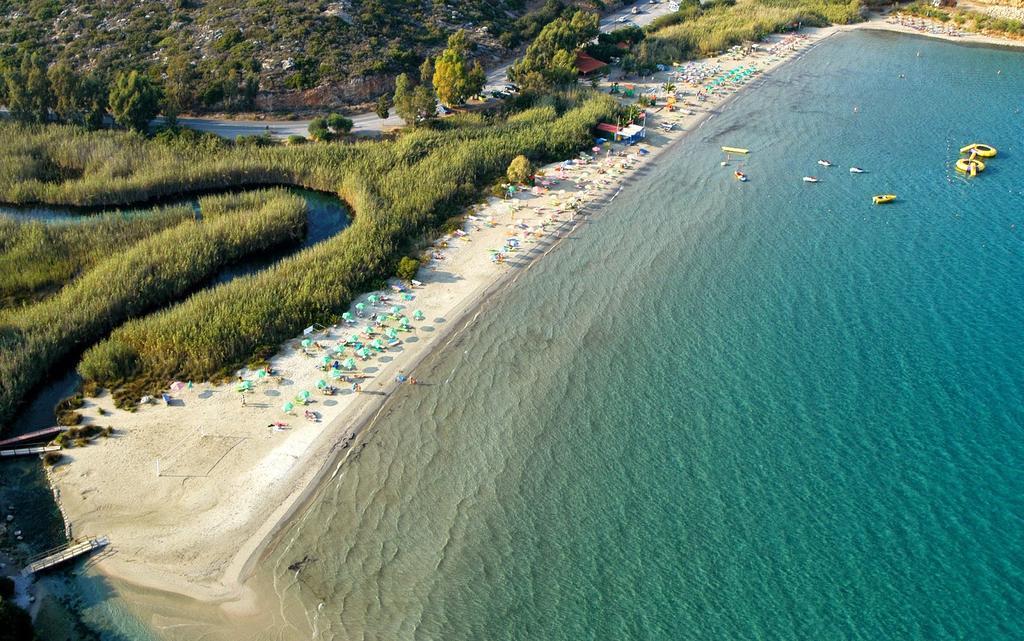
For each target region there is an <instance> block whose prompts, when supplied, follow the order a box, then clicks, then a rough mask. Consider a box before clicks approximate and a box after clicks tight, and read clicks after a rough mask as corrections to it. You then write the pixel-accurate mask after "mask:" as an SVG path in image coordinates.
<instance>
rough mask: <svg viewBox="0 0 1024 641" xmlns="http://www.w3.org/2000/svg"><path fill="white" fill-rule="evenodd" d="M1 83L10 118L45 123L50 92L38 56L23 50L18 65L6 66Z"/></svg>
mask: <svg viewBox="0 0 1024 641" xmlns="http://www.w3.org/2000/svg"><path fill="white" fill-rule="evenodd" d="M4 84H5V85H6V94H7V108H8V109H9V110H10V112H11V117H13V118H14V119H16V120H21V121H22V122H46V120H47V118H48V117H49V115H50V107H51V105H52V103H53V95H52V93H51V90H50V79H49V77H48V76H47V73H46V63H45V62H44V61H43V58H42V56H40V55H39V54H38V53H32V54H30V53H28V52H27V51H26V52H25V54H24V55H23V56H22V58H21V64H20V65H19V66H18V68H17V69H15V68H13V67H12V68H9V69H8V70H7V72H6V73H5V74H4Z"/></svg>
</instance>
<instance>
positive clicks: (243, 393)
mask: <svg viewBox="0 0 1024 641" xmlns="http://www.w3.org/2000/svg"><path fill="white" fill-rule="evenodd" d="M242 407H245V392H242Z"/></svg>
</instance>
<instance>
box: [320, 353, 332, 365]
mask: <svg viewBox="0 0 1024 641" xmlns="http://www.w3.org/2000/svg"><path fill="white" fill-rule="evenodd" d="M320 362H321V363H323V364H324V365H326V364H328V363H330V362H331V357H330V356H327V355H324V356H323V357H321V358H320Z"/></svg>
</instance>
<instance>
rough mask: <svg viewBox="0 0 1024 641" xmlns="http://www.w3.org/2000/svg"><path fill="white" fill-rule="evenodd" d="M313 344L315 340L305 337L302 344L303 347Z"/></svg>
mask: <svg viewBox="0 0 1024 641" xmlns="http://www.w3.org/2000/svg"><path fill="white" fill-rule="evenodd" d="M312 344H313V341H311V340H309V339H308V338H303V339H302V346H303V347H309V346H310V345H312Z"/></svg>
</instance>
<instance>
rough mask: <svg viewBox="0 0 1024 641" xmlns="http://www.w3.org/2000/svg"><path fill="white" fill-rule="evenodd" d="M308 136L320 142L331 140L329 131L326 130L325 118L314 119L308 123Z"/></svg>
mask: <svg viewBox="0 0 1024 641" xmlns="http://www.w3.org/2000/svg"><path fill="white" fill-rule="evenodd" d="M309 135H310V137H311V138H313V140H319V141H321V142H323V141H325V140H330V139H331V130H330V129H328V128H327V119H326V118H314V119H312V120H310V121H309Z"/></svg>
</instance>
